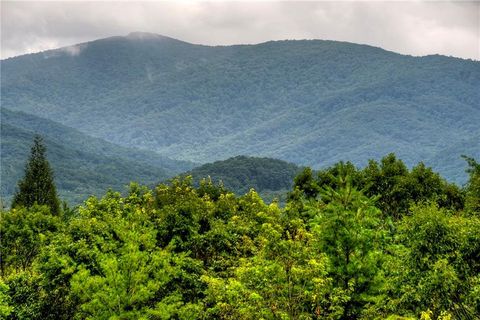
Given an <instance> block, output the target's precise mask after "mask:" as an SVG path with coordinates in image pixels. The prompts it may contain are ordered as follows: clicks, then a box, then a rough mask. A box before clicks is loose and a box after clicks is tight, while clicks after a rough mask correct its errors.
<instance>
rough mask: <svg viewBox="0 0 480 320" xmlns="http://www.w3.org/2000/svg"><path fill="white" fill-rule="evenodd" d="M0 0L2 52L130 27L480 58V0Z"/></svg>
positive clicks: (223, 39) (195, 37)
mask: <svg viewBox="0 0 480 320" xmlns="http://www.w3.org/2000/svg"><path fill="white" fill-rule="evenodd" d="M0 1H1V18H2V19H1V20H2V21H1V27H2V28H1V45H2V46H1V56H2V59H3V58H7V57H12V56H16V55H20V54H24V53H31V52H38V51H42V50H46V49H53V48H58V47H62V46H68V45H72V44H76V43H79V42H85V41H89V40H94V39H98V38H103V37H108V36H113V35H126V34H128V33H130V32H132V31H145V32H154V33H158V34H162V35H166V36H170V37H173V38H177V39H181V40H184V41H188V42H192V43H200V44H207V45H219V44H221V45H228V44H240V43H259V42H264V41H268V40H282V39H329V40H341V41H349V42H355V43H362V44H370V45H374V46H378V47H382V48H384V49H387V50H391V51H395V52H399V53H404V54H412V55H427V54H436V53H438V54H443V55H448V56H456V57H461V58H470V59H476V60H480V1H469V2H466V1H461V2H460V1H455V2H453V1H435V2H434V1H428V2H427V1H403V2H389V1H329V2H327V1H316V2H313V1H310V2H294V1H289V2H277V1H263V2H254V1H237V2H232V1H215V2H198V1H195V2H187V1H182V2H180V3H179V2H177V3H175V2H165V1H163V2H153V1H150V2H127V1H115V2H113V1H84V2H70V1H63V2H45V1H35V2H26V1H9V2H5V1H3V0H0Z"/></svg>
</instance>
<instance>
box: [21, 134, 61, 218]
mask: <svg viewBox="0 0 480 320" xmlns="http://www.w3.org/2000/svg"><path fill="white" fill-rule="evenodd" d="M46 150H47V149H46V147H45V145H44V143H43V139H42V137H40V136H38V135H36V136H35V137H34V139H33V146H32V148H31V150H30V157H29V158H28V162H27V164H26V166H25V176H24V178H23V179H22V180H20V181H19V182H18V189H19V190H18V191H17V193H15V196H14V197H13V202H12V207H17V206H24V207H27V208H28V207H31V206H33V205H35V204H38V205H46V206H48V207H49V208H50V211H51V212H52V213H53V214H58V213H59V211H60V203H59V200H58V197H57V189H56V187H55V183H54V181H53V171H52V169H51V168H50V164H49V163H48V160H47V158H46V154H45V153H46Z"/></svg>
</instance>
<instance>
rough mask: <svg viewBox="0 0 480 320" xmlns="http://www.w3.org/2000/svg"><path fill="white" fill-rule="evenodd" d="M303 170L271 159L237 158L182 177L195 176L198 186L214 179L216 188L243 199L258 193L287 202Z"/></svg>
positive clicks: (267, 199) (219, 162) (202, 168)
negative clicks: (221, 188)
mask: <svg viewBox="0 0 480 320" xmlns="http://www.w3.org/2000/svg"><path fill="white" fill-rule="evenodd" d="M300 170H301V168H300V167H299V166H297V165H295V164H293V163H288V162H286V161H282V160H278V159H271V158H258V157H246V156H236V157H232V158H229V159H227V160H223V161H215V162H213V163H207V164H204V165H202V166H199V167H196V168H194V169H192V170H190V171H188V172H186V173H184V174H183V175H182V176H192V178H193V182H194V185H196V186H198V185H199V182H200V180H202V179H204V178H206V179H208V178H210V179H211V180H212V182H214V183H215V184H218V183H220V182H221V183H222V184H223V186H224V187H225V188H226V189H228V190H230V191H233V192H234V193H236V194H237V195H243V194H245V193H247V192H249V191H250V189H252V188H253V189H255V190H256V191H257V192H258V193H259V194H260V195H262V197H263V198H264V199H265V200H266V201H270V200H273V198H274V197H277V198H279V200H283V199H284V198H285V195H286V193H287V192H288V191H289V190H291V189H292V186H293V179H294V178H295V176H296V175H297V174H298V173H300Z"/></svg>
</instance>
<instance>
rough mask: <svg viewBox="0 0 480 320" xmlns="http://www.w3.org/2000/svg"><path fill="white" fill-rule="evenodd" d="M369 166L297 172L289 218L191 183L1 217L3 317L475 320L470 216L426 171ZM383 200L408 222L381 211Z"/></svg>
mask: <svg viewBox="0 0 480 320" xmlns="http://www.w3.org/2000/svg"><path fill="white" fill-rule="evenodd" d="M367 169H368V170H367ZM367 169H363V170H358V169H356V168H355V166H353V164H351V163H339V164H337V165H336V166H334V167H333V168H330V169H328V170H325V171H323V172H320V173H319V174H318V176H315V173H314V172H313V171H311V170H309V169H306V170H304V171H303V172H302V173H301V174H300V175H299V177H298V178H297V179H295V187H294V188H295V189H294V190H292V192H291V193H290V197H289V200H288V202H287V204H286V206H285V208H280V207H279V206H278V204H277V203H276V202H273V203H271V204H269V205H267V204H265V202H264V201H263V199H262V198H261V197H260V196H259V194H258V193H257V192H256V191H254V190H253V189H252V190H250V191H249V192H247V193H246V194H244V195H243V196H236V195H235V194H233V193H231V192H229V191H227V190H226V189H225V188H224V187H223V185H221V184H216V183H214V182H213V181H212V180H211V179H208V180H207V179H205V180H202V181H201V182H200V184H199V186H198V187H195V186H194V184H193V179H192V177H190V176H187V177H179V178H175V179H173V180H171V181H170V182H169V183H166V184H160V185H158V186H157V187H156V188H155V189H154V190H150V189H148V188H147V187H142V186H140V185H138V184H135V183H132V184H131V185H130V188H129V192H128V194H126V195H125V196H122V195H121V194H120V193H118V192H114V191H108V192H107V193H106V195H105V196H104V197H102V198H96V197H91V198H89V199H88V200H87V201H86V202H85V203H84V204H83V205H82V206H80V207H78V209H76V210H71V209H69V208H68V207H65V208H64V209H63V211H62V213H63V214H61V215H52V213H51V212H50V210H49V208H48V207H47V206H38V205H35V206H32V207H30V208H24V207H21V208H14V209H11V210H9V211H6V212H2V220H1V221H0V232H1V235H2V241H1V244H0V249H1V258H2V259H1V261H2V264H1V271H2V274H1V278H0V317H2V318H6V319H46V320H50V319H51V320H53V319H61V320H62V319H65V320H66V319H184V320H189V319H292V320H293V319H332V320H333V319H392V320H393V319H436V320H439V319H443V320H446V319H475V317H478V315H479V314H480V300H479V298H478V297H479V293H480V277H479V274H480V233H479V232H478V230H480V219H479V217H478V215H476V214H472V213H471V212H470V211H468V210H463V209H461V208H463V201H464V200H463V198H462V197H460V198H458V199H457V200H458V201H460V206H458V207H457V206H456V205H450V204H452V203H455V202H454V201H453V202H452V201H450V202H449V201H446V200H449V199H450V198H448V196H447V197H446V198H445V196H446V195H450V194H455V193H446V192H445V190H446V189H444V187H445V182H444V180H443V179H441V178H439V177H438V175H437V174H435V173H433V172H432V171H431V170H430V169H429V168H426V167H425V166H424V165H423V164H420V165H418V166H416V167H415V168H413V169H412V170H408V169H406V168H405V167H404V166H403V165H402V162H401V161H399V160H397V159H396V158H395V157H394V156H393V155H390V156H388V157H387V158H386V159H384V161H382V163H381V164H380V165H378V164H376V163H374V162H371V164H370V165H369V167H368V168H367ZM366 172H368V174H367V173H366ZM367 177H368V178H369V179H370V180H368V181H369V182H368V183H367V182H366V181H367ZM377 179H378V180H377ZM378 181H382V183H383V184H382V185H383V186H384V187H385V188H384V189H380V188H379V187H381V186H382V185H376V184H375V183H378ZM386 182H388V183H386ZM400 186H408V188H405V189H402V188H400ZM374 187H375V188H378V189H373V188H374ZM467 188H469V186H467ZM305 190H307V192H305ZM369 190H380V191H376V192H375V193H377V192H379V194H375V195H368V194H367V192H368V191H369ZM392 190H395V192H392ZM398 190H401V191H402V192H400V191H398ZM309 191H311V192H309ZM397 191H398V192H397ZM383 193H385V195H386V196H389V197H391V199H394V200H395V201H396V203H397V204H399V205H400V204H402V205H403V204H405V205H406V203H408V204H409V205H410V206H409V208H408V209H407V212H405V213H404V214H399V215H397V216H394V215H392V214H391V213H388V210H394V209H395V208H392V207H391V206H385V207H384V208H385V209H384V210H387V211H386V212H382V211H381V209H380V208H378V207H377V206H381V205H382V203H381V202H380V199H382V197H383V196H384V195H383ZM403 197H407V199H404V198H403ZM468 197H469V194H468V192H467V198H468ZM451 199H454V198H453V197H452V198H451ZM455 199H456V198H455ZM404 201H405V202H404ZM455 201H456V200H455ZM458 208H460V209H458ZM393 212H396V211H393ZM392 216H393V217H395V219H393V218H392Z"/></svg>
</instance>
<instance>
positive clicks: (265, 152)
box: [2, 37, 480, 182]
mask: <svg viewBox="0 0 480 320" xmlns="http://www.w3.org/2000/svg"><path fill="white" fill-rule="evenodd" d="M140 38H142V37H140ZM147 38H148V37H147ZM108 39H109V40H108V41H107V40H96V41H94V42H92V43H91V45H88V46H86V47H85V48H82V49H81V50H80V51H79V52H78V54H76V55H75V54H73V55H72V54H69V53H65V54H61V55H58V56H53V57H45V55H42V54H36V55H32V56H30V57H29V58H28V59H27V58H18V59H16V60H15V59H12V60H9V61H8V62H7V61H2V68H3V70H4V72H3V73H2V95H3V100H4V104H5V106H6V107H8V108H11V109H13V110H17V111H23V112H26V113H31V114H35V115H40V116H42V117H45V118H48V119H51V120H53V121H56V122H59V123H62V124H64V125H67V126H69V127H73V128H76V129H78V130H80V131H82V132H83V133H86V134H88V135H91V136H94V137H98V138H101V139H104V140H107V141H110V142H112V143H115V144H120V145H124V146H126V147H135V148H142V149H146V150H151V151H155V152H158V153H160V154H164V155H166V156H168V157H171V158H175V159H183V160H189V161H194V162H198V163H207V162H213V161H216V160H222V159H226V158H229V157H231V156H234V155H237V154H244V155H249V156H260V157H271V158H278V159H282V160H286V161H289V162H294V163H296V164H298V165H310V166H313V167H315V168H320V167H325V166H328V165H331V164H333V163H335V162H337V161H339V160H351V161H353V162H354V163H356V164H357V165H363V164H365V162H366V161H367V160H368V159H371V158H374V159H379V158H380V157H382V156H383V155H385V154H387V153H389V152H395V153H396V154H397V155H398V156H399V157H400V158H402V159H404V160H405V162H406V163H407V165H410V166H412V165H414V164H416V163H417V162H419V161H426V162H427V165H429V161H430V160H429V159H438V156H439V152H442V150H453V149H452V147H453V146H455V145H456V144H459V143H460V142H461V141H463V140H465V139H466V140H469V139H468V138H469V137H475V136H477V135H478V134H479V132H480V131H479V129H478V125H477V123H479V122H480V110H479V107H478V101H480V94H479V93H478V90H477V89H478V87H479V85H480V64H479V63H478V62H475V61H472V60H463V59H458V58H448V57H445V56H427V57H413V56H406V55H401V54H397V53H393V52H389V51H385V50H383V49H380V48H376V47H371V46H368V45H357V44H351V43H344V42H335V41H329V40H311V41H310V40H303V41H302V40H295V41H273V42H264V43H262V44H257V45H240V46H221V47H216V46H215V47H210V46H203V45H195V44H189V43H185V42H176V41H129V40H128V39H126V38H125V37H115V38H108ZM25 88H27V89H28V91H26V90H25ZM469 141H470V142H469V143H470V144H469V145H465V147H464V149H462V150H458V151H460V152H461V153H465V154H470V155H471V156H474V157H478V155H479V151H478V149H479V147H478V145H477V144H476V143H475V141H474V140H469ZM456 157H457V158H458V159H460V154H459V155H456ZM447 158H452V156H451V155H448V157H447ZM435 163H437V165H436V167H435V168H434V169H435V170H437V171H439V172H440V173H442V174H443V171H444V168H446V167H448V166H449V165H450V164H449V163H445V162H442V161H435ZM445 170H446V169H445ZM448 172H451V170H449V171H448ZM448 178H450V179H453V180H455V181H457V182H458V181H462V179H463V180H464V179H465V178H466V176H465V175H464V174H463V165H462V167H460V166H459V165H456V173H454V174H451V173H449V176H448Z"/></svg>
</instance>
